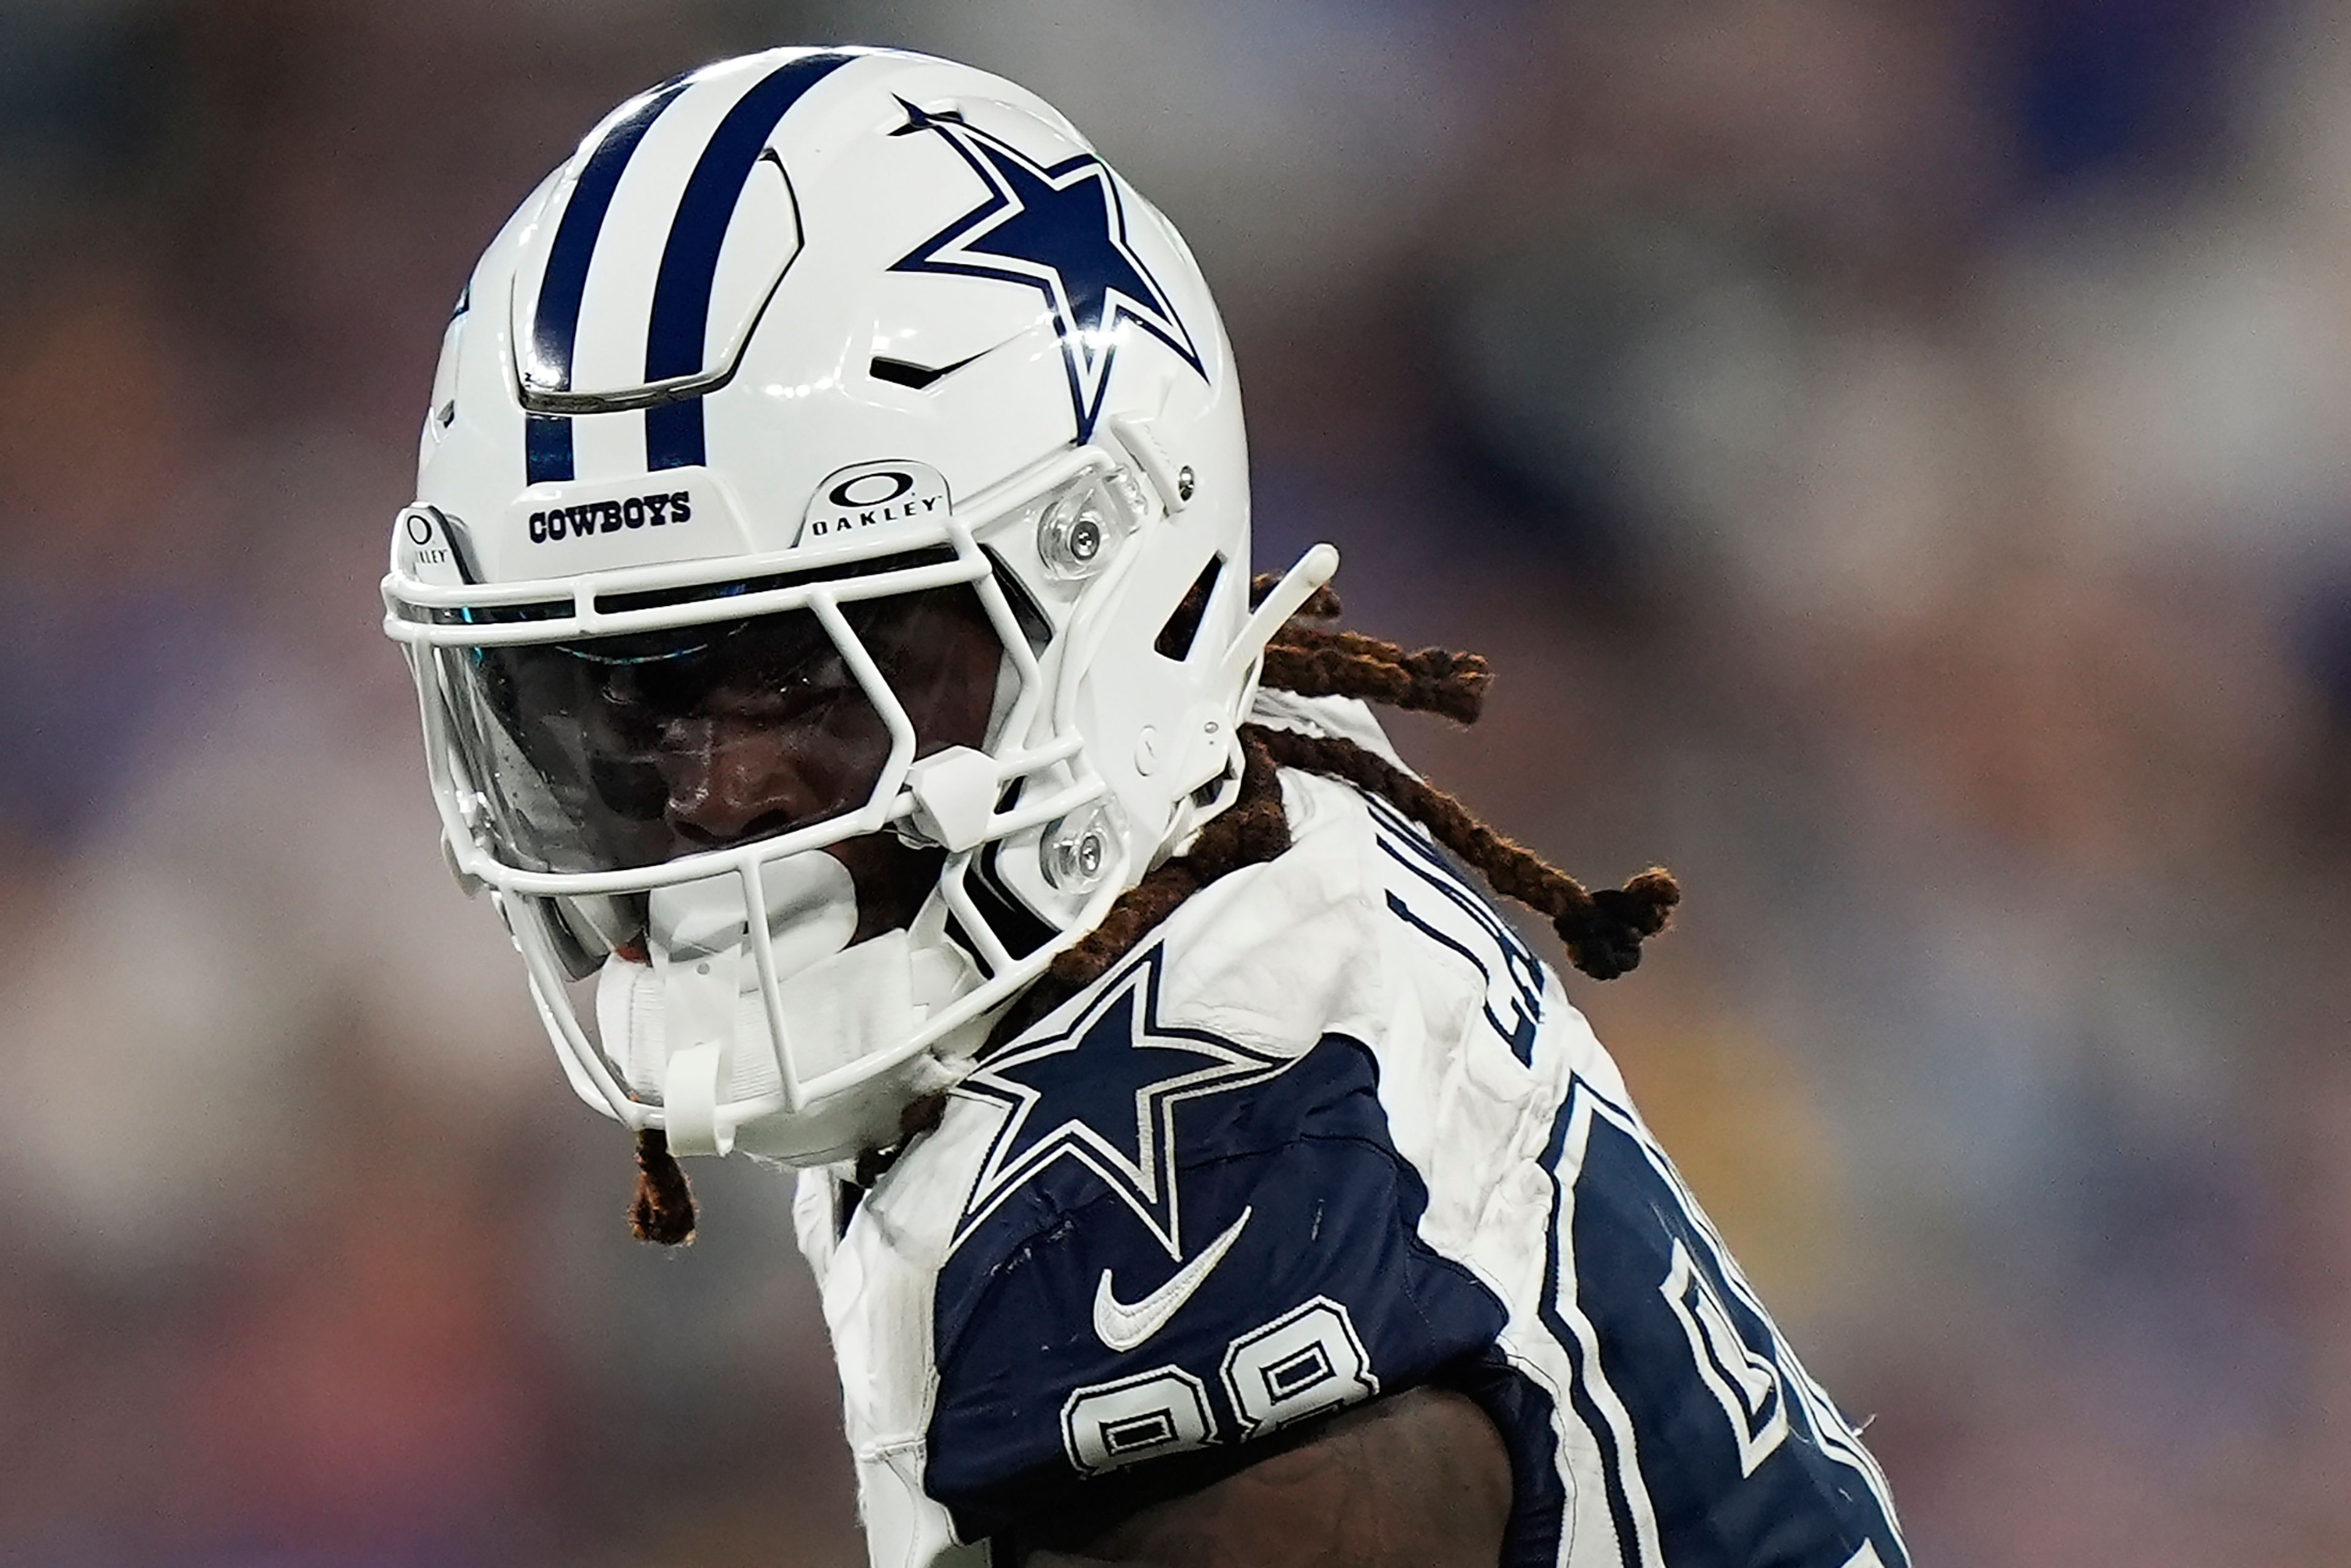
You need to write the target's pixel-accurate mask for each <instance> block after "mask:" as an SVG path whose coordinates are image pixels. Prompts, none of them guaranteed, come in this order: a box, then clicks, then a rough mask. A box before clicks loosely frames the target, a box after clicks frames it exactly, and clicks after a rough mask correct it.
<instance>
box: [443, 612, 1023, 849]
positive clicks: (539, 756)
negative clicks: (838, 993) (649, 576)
mask: <svg viewBox="0 0 2351 1568" xmlns="http://www.w3.org/2000/svg"><path fill="white" fill-rule="evenodd" d="M842 612H843V615H844V616H845V618H846V619H847V620H848V622H849V623H850V625H851V627H852V630H854V632H856V634H857V637H858V640H859V642H860V643H862V644H863V645H864V647H865V649H866V651H867V652H868V653H870V654H871V655H872V659H873V661H874V663H875V664H877V665H878V666H879V667H880V669H881V672H882V674H883V678H884V679H885V680H886V681H887V682H888V683H889V685H890V688H891V690H892V692H893V694H894V695H896V697H897V699H898V701H899V703H900V704H901V705H902V706H904V708H905V710H906V715H907V717H908V718H909V719H910V720H911V721H912V723H913V725H914V734H915V737H916V753H917V755H924V754H927V753H930V752H933V751H936V750H939V749H942V748H944V747H950V746H973V747H977V746H979V745H981V744H983V743H984V742H985V740H986V738H987V720H988V716H989V713H990V711H991V709H992V707H993V706H994V702H995V696H996V684H997V673H998V667H999V665H1000V664H1001V662H1002V657H1003V645H1002V643H1000V642H998V639H997V636H996V633H995V631H994V628H993V627H992V626H991V625H990V624H989V622H988V621H987V614H986V612H984V611H983V610H982V609H981V607H980V604H979V601H978V600H977V596H975V595H974V594H973V592H972V591H971V590H970V589H968V588H967V587H954V588H945V589H936V590H932V591H927V592H923V593H916V594H908V595H903V596H899V597H896V598H891V599H880V600H871V601H862V602H857V603H851V604H846V605H843V606H842ZM444 676H446V677H447V678H449V679H450V681H451V684H452V686H453V695H454V696H455V699H456V700H455V701H454V702H453V704H452V706H453V710H454V711H455V714H456V716H457V717H458V719H459V725H458V728H459V731H460V741H461V748H462V749H463V750H464V751H465V753H466V756H467V759H468V762H469V764H470V766H469V769H468V770H469V772H470V773H471V774H472V775H473V777H474V778H475V779H477V780H481V781H483V791H482V792H483V794H484V796H485V803H486V817H487V820H488V821H489V824H490V829H491V831H492V834H493V836H494V837H495V838H496V840H497V841H498V842H499V847H500V850H501V852H502V855H503V856H504V858H507V859H508V860H509V861H511V862H515V863H519V864H523V865H528V866H531V867H533V868H534V869H544V870H549V871H600V870H612V869H622V868H632V867H639V866H649V865H656V864H660V863H663V862H667V861H671V860H674V859H676V858H678V857H679V856H681V855H686V854H693V853H696V852H701V851H705V850H711V849H721V848H726V847H727V846H730V845H734V844H740V843H745V842H748V841H752V840H756V839H765V838H769V837H773V836H774V835H776V834H778V833H782V832H786V831H790V830H792V829H795V828H800V827H805V826H807V825H809V824H810V823H813V822H820V821H826V820H828V819H830V818H832V817H836V816H839V815H841V813H843V812H845V811H850V810H855V809H857V808H858V807H860V806H862V805H864V804H865V803H866V801H867V800H870V799H871V798H872V793H873V789H874V787H875V785H876V783H877V782H878V781H879V780H880V779H881V776H882V770H883V767H884V766H885V764H886V763H887V761H888V759H889V755H890V734H889V729H888V727H887V726H886V725H885V724H884V723H883V718H882V715H881V713H880V711H879V710H878V709H877V708H876V707H875V706H874V705H873V702H872V699H871V698H870V697H869V696H868V695H866V693H865V691H864V689H863V688H862V687H861V686H860V685H858V682H857V680H856V677H855V675H854V674H852V672H851V670H850V667H849V664H848V661H847V659H846V658H845V657H844V656H843V655H842V653H841V650H840V649H839V648H838V647H836V646H835V645H834V643H833V642H832V639H831V637H830V636H829V635H828V634H827V633H826V632H825V631H824V628H823V626H822V625H821V624H820V622H818V621H817V619H816V617H815V616H814V615H813V614H812V613H810V612H805V611H790V612H782V613H778V614H771V615H763V616H756V617H750V618H747V619H745V620H742V621H736V622H722V623H716V624H711V625H702V626H693V627H685V628H681V629H679V630H676V631H671V632H657V633H650V634H644V635H640V636H632V637H618V638H597V639H589V640H583V641H580V642H575V643H559V644H552V645H524V646H518V647H507V648H484V649H478V650H468V651H465V653H463V654H461V655H460V657H459V659H458V660H455V661H452V662H451V664H445V665H444ZM843 858H844V859H847V858H851V857H848V856H844V857H843ZM852 869H854V867H853V865H852Z"/></svg>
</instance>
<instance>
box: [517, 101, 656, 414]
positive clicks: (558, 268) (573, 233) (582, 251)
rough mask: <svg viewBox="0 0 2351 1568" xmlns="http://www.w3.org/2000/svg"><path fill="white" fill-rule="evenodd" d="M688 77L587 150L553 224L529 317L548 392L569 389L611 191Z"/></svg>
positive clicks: (533, 347)
mask: <svg viewBox="0 0 2351 1568" xmlns="http://www.w3.org/2000/svg"><path fill="white" fill-rule="evenodd" d="M685 86H686V78H684V77H682V76H681V77H674V78H671V79H670V80H668V81H666V82H664V83H663V84H662V85H661V86H660V87H658V88H655V89H653V91H652V92H650V93H647V94H646V95H645V96H644V98H643V99H642V100H641V101H640V102H639V103H638V105H637V107H636V108H635V109H633V110H630V111H629V113H627V114H626V115H624V116H622V119H621V120H619V122H618V123H616V124H615V125H614V126H613V127H612V129H611V131H607V132H606V133H605V135H604V140H603V141H600V142H598V143H597V144H596V151H594V152H590V154H588V163H587V167H585V168H583V169H582V170H580V180H579V183H577V184H576V185H574V186H573V187H572V191H571V200H570V202H569V204H568V205H566V206H565V207H564V209H563V221H562V222H561V223H559V225H556V230H555V241H554V244H553V245H551V246H549V248H548V257H547V277H546V279H545V281H543V282H542V283H540V285H539V287H538V315H537V317H536V318H535V319H533V321H532V323H531V331H530V339H531V361H532V365H533V367H534V368H535V369H537V370H538V371H541V372H542V375H543V376H544V375H549V374H551V376H552V380H553V383H554V384H553V385H552V386H551V387H549V389H548V390H549V391H551V392H569V391H570V390H571V355H572V350H573V349H574V347H575V345H576V344H577V342H578V340H579V336H580V300H581V299H582V298H585V297H586V295H587V293H588V264H589V262H590V260H592V259H593V258H594V257H595V255H596V241H597V239H598V237H599V236H600V235H602V233H603V230H604V215H605V214H607V213H609V212H610V211H611V207H612V195H613V193H614V192H616V191H618V190H619V189H620V188H621V176H622V173H624V172H626V171H627V169H628V167H629V159H630V158H631V157H632V155H633V154H634V153H635V152H636V150H637V143H639V142H640V141H643V140H644V139H645V132H646V131H650V130H652V129H653V121H654V120H657V119H659V118H660V117H661V112H662V110H664V109H667V108H668V107H669V106H670V105H671V104H672V103H674V102H675V101H676V99H677V96H678V94H680V93H682V92H684V90H685Z"/></svg>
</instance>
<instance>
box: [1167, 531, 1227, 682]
mask: <svg viewBox="0 0 2351 1568" xmlns="http://www.w3.org/2000/svg"><path fill="white" fill-rule="evenodd" d="M1224 570H1225V558H1224V557H1223V556H1222V555H1214V556H1211V557H1209V558H1208V564H1207V566H1206V567H1204V568H1202V569H1201V571H1200V575H1199V577H1198V578H1196V580H1194V581H1193V583H1192V586H1191V587H1190V588H1188V589H1186V591H1185V593H1184V597H1183V598H1182V599H1181V600H1180V601H1177V603H1176V605H1175V612H1174V613H1173V614H1171V615H1169V616H1168V617H1167V622H1166V624H1165V625H1163V626H1162V627H1160V628H1159V635H1158V636H1157V637H1155V638H1154V639H1152V643H1151V646H1152V647H1153V648H1154V649H1155V651H1156V652H1157V653H1158V654H1159V656H1160V657H1161V658H1163V659H1175V660H1177V661H1178V662H1180V661H1182V660H1184V659H1186V658H1189V657H1190V656H1191V653H1192V644H1193V643H1196V642H1197V641H1199V637H1200V622H1202V621H1204V620H1206V619H1207V613H1208V598H1209V596H1210V595H1211V594H1213V593H1215V592H1216V591H1217V579H1218V578H1220V577H1222V576H1223V575H1224Z"/></svg>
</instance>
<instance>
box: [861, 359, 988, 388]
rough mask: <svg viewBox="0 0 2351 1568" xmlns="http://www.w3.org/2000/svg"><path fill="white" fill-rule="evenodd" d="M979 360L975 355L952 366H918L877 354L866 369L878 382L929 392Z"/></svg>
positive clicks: (911, 362)
mask: <svg viewBox="0 0 2351 1568" xmlns="http://www.w3.org/2000/svg"><path fill="white" fill-rule="evenodd" d="M977 358H979V356H978V355H977V354H974V355H972V356H971V359H967V360H957V361H956V362H955V363H953V364H951V365H918V364H915V363H914V362H913V361H908V360H893V359H889V358H886V357H884V356H883V355H881V354H876V355H874V356H873V362H872V364H870V365H868V366H866V367H865V369H866V372H867V373H868V374H869V375H871V376H872V378H873V379H874V380H875V381H877V382H889V383H890V384H891V385H893V386H901V387H911V388H912V389H913V390H914V391H915V392H928V391H930V390H931V389H932V388H933V387H935V386H936V385H938V384H939V382H943V381H945V380H946V379H947V377H949V376H951V375H953V374H955V373H956V371H959V370H961V369H963V368H964V367H965V366H966V365H967V364H969V363H971V361H972V360H976V359H977Z"/></svg>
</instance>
